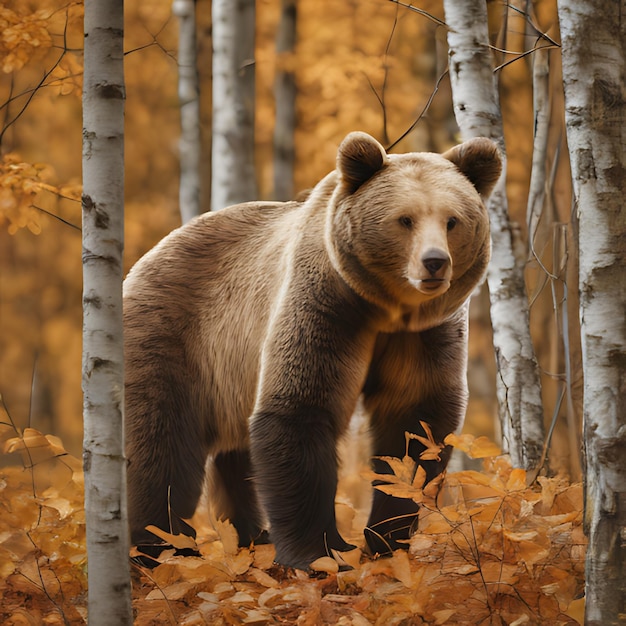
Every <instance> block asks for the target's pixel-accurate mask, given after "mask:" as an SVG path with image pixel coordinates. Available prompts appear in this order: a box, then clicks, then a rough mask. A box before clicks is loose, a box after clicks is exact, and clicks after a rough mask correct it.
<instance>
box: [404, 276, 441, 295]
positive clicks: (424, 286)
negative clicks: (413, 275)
mask: <svg viewBox="0 0 626 626" xmlns="http://www.w3.org/2000/svg"><path fill="white" fill-rule="evenodd" d="M410 282H411V284H412V285H413V287H415V288H416V289H417V290H418V291H420V292H421V293H423V294H426V295H434V294H436V293H439V292H443V291H447V290H448V288H449V287H450V281H449V280H448V279H447V278H422V279H420V280H415V279H410Z"/></svg>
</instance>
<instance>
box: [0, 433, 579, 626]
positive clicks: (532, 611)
mask: <svg viewBox="0 0 626 626" xmlns="http://www.w3.org/2000/svg"><path fill="white" fill-rule="evenodd" d="M447 442H448V443H451V444H452V445H454V446H455V447H456V448H458V449H460V450H462V451H463V452H464V453H466V454H468V455H469V456H471V457H473V458H477V457H478V458H481V457H484V458H483V461H482V463H483V468H482V470H481V471H461V472H454V473H448V474H447V475H446V477H445V479H444V480H443V481H440V482H439V483H437V484H435V485H433V484H430V485H422V484H420V480H421V479H420V477H419V473H418V476H417V477H416V478H413V477H412V475H413V474H414V472H413V471H412V470H413V469H414V468H411V467H410V461H409V460H408V459H407V458H406V457H405V459H397V460H395V461H394V471H395V476H394V477H393V479H392V480H391V483H392V484H391V485H389V487H388V490H389V491H390V492H392V493H396V494H397V495H405V496H408V497H413V498H414V499H416V500H417V501H419V502H421V504H422V508H421V513H420V524H419V530H418V532H417V533H416V534H415V535H414V536H413V538H412V539H411V541H410V545H409V549H408V551H405V550H399V551H397V552H395V553H394V554H393V556H392V557H389V558H380V559H373V558H371V557H370V556H367V555H366V554H364V553H362V552H361V550H359V549H356V550H354V551H352V552H350V553H347V554H343V555H341V556H340V557H338V558H343V560H344V561H345V562H346V563H347V564H349V565H350V566H352V569H348V570H347V571H338V566H337V561H336V560H335V559H332V558H330V557H325V558H323V559H320V560H318V561H316V562H315V563H314V568H315V570H316V571H315V572H313V573H306V572H303V571H298V570H291V569H285V568H282V567H278V566H276V565H275V564H274V551H273V547H272V546H267V545H263V546H256V547H251V548H249V549H239V548H238V547H237V538H236V533H235V531H234V529H233V527H232V526H231V525H230V524H228V523H223V522H213V523H212V524H209V523H208V519H209V517H208V514H206V512H205V514H204V516H203V518H202V519H200V518H199V517H198V515H197V516H196V518H194V521H193V523H194V525H195V526H196V527H197V528H198V530H199V532H198V539H197V549H198V550H199V552H200V554H201V556H200V557H176V556H172V555H171V554H168V553H165V554H163V555H162V557H161V559H160V561H161V563H160V564H159V565H158V566H157V567H156V568H154V569H146V568H144V567H140V566H139V565H137V564H135V563H133V564H132V565H131V570H132V582H133V610H134V614H135V624H136V625H139V626H147V625H160V624H177V625H181V626H191V625H194V626H195V625H200V624H211V625H223V624H224V625H226V624H228V625H230V624H232V625H238V624H253V625H265V624H268V625H269V624H298V625H302V626H313V625H318V624H320V625H324V624H333V625H334V624H337V625H344V626H348V625H354V626H366V625H369V624H372V625H380V626H383V625H384V626H394V625H398V626H400V625H402V626H412V625H417V624H455V625H465V624H485V625H486V624H489V625H491V624H493V625H495V624H499V625H501V624H508V625H510V626H517V625H521V624H550V625H551V626H556V625H576V624H579V623H582V615H583V610H584V606H583V604H584V600H583V599H582V593H583V589H584V556H585V544H586V542H585V538H584V535H583V531H582V508H583V505H582V486H581V485H580V484H579V483H575V484H571V483H570V482H569V481H568V480H567V479H566V478H564V477H562V476H557V477H551V478H547V477H542V476H539V477H538V478H537V479H536V480H534V481H533V482H532V484H530V485H527V482H528V481H529V479H528V477H527V476H526V473H525V472H524V471H523V470H519V469H512V468H511V466H510V463H509V461H508V457H506V456H501V455H499V454H498V451H497V450H494V446H493V445H492V444H489V443H488V442H485V441H483V440H481V439H477V440H474V439H473V438H472V437H469V436H463V437H460V438H453V439H451V440H449V441H447ZM2 451H4V452H5V453H9V454H10V455H14V456H17V455H20V454H21V460H22V462H21V463H19V464H17V465H15V464H13V465H11V464H9V463H7V464H6V465H5V466H4V467H1V468H0V597H1V598H2V602H1V604H0V623H2V624H5V625H7V626H18V625H20V626H21V625H28V626H38V625H40V624H51V625H56V624H71V625H74V624H86V623H87V606H86V605H87V592H86V590H87V569H86V562H87V554H86V547H85V521H84V520H85V516H84V508H83V507H84V500H83V475H82V468H81V463H80V461H79V460H78V459H76V458H74V457H72V456H71V455H69V454H68V453H67V452H66V451H65V450H64V449H63V446H62V445H61V442H60V441H59V440H58V439H57V438H56V437H53V436H50V435H48V436H44V435H42V434H41V433H38V432H37V431H34V430H32V429H27V430H26V431H25V432H24V433H21V434H19V435H18V434H16V433H15V431H12V430H11V428H9V427H5V426H4V425H3V426H0V452H2ZM490 455H494V456H490ZM3 458H5V459H7V458H10V456H9V457H3ZM18 460H19V457H18ZM407 476H410V478H407ZM369 478H371V476H367V475H365V476H364V479H365V480H368V479H369ZM337 516H338V524H339V527H340V530H341V532H342V534H343V535H344V537H345V538H346V539H348V540H349V541H352V543H356V544H357V545H362V544H363V541H362V524H363V520H362V517H363V516H362V514H361V512H360V511H359V510H358V509H357V508H356V507H355V506H354V505H353V503H352V502H351V501H350V500H349V499H348V497H347V496H346V493H345V489H344V488H342V486H341V485H340V494H339V497H338V504H337ZM202 520H204V521H202Z"/></svg>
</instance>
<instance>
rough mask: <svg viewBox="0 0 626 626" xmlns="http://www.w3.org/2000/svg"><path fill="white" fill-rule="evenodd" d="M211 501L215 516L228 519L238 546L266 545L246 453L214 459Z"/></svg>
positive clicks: (225, 454)
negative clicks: (237, 536)
mask: <svg viewBox="0 0 626 626" xmlns="http://www.w3.org/2000/svg"><path fill="white" fill-rule="evenodd" d="M211 501H212V505H213V506H214V508H215V513H216V516H217V517H218V518H227V519H229V520H230V521H231V523H232V524H233V526H234V527H235V529H236V530H237V534H238V535H239V546H240V547H246V546H249V545H250V544H251V543H256V544H261V543H267V542H268V534H267V531H266V530H264V528H263V515H262V513H261V509H260V506H259V502H258V498H257V494H256V490H255V487H254V482H253V479H252V463H251V461H250V452H249V451H248V450H230V451H229V452H220V453H219V454H217V455H216V456H215V458H214V459H213V468H212V472H211Z"/></svg>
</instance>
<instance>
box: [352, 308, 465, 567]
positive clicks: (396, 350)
mask: <svg viewBox="0 0 626 626" xmlns="http://www.w3.org/2000/svg"><path fill="white" fill-rule="evenodd" d="M466 363H467V321H466V318H465V311H461V312H460V313H459V314H458V315H457V316H456V317H455V318H453V319H451V320H448V321H447V322H445V323H444V324H442V325H440V326H438V327H436V328H432V329H429V330H426V331H422V332H419V333H394V334H390V335H381V336H380V337H379V340H378V341H377V344H376V349H375V351H374V359H373V361H372V365H371V367H370V371H369V373H368V377H367V381H366V383H365V387H364V389H363V403H364V406H365V409H366V411H367V412H368V414H369V417H370V424H371V432H372V439H373V456H374V459H373V461H372V465H373V469H374V471H375V472H376V473H378V474H389V473H391V468H390V467H389V465H388V464H387V463H386V462H385V461H384V460H382V459H380V458H376V457H381V456H390V457H396V458H402V457H403V456H404V454H405V453H406V452H407V450H406V438H405V433H406V432H409V433H413V434H416V435H420V436H422V437H425V436H426V432H425V430H424V428H423V427H422V425H421V422H425V423H426V424H428V426H429V427H430V430H431V432H432V435H433V438H434V440H435V442H436V443H441V442H442V441H443V440H444V438H445V437H446V435H447V434H449V433H451V432H454V431H456V430H457V429H458V428H460V427H461V425H462V423H463V419H464V417H465V408H466V404H467V382H466ZM424 450H425V446H424V445H422V444H421V443H420V442H419V441H417V440H415V439H411V440H410V441H409V446H408V454H409V456H410V457H411V458H412V459H413V460H414V461H415V463H416V464H417V465H421V466H422V467H423V468H424V470H425V471H426V482H429V481H431V480H432V479H433V478H435V477H436V476H438V475H439V474H440V473H441V472H443V471H444V470H445V468H446V465H447V464H448V460H449V458H450V453H451V449H450V448H449V447H446V448H444V449H443V450H442V451H441V454H440V458H439V459H438V460H422V459H420V455H421V453H422V452H423V451H424ZM375 485H376V483H374V486H375ZM418 511H419V506H418V505H417V504H416V503H415V502H413V500H411V499H406V498H395V497H392V496H389V495H387V494H385V493H383V492H381V491H380V490H378V489H374V498H373V502H372V509H371V513H370V517H369V521H368V523H367V528H366V530H365V537H366V540H367V544H368V547H369V549H370V551H371V552H372V553H373V554H380V555H385V554H389V553H391V552H392V551H393V550H395V549H397V548H402V547H405V548H406V547H407V546H408V543H407V540H408V539H409V538H410V536H411V534H412V533H413V532H414V531H415V530H416V528H417V522H418Z"/></svg>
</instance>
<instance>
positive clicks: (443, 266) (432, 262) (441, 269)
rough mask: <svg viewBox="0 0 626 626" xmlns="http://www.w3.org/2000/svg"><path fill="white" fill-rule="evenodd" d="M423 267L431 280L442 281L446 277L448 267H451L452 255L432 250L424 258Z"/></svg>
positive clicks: (443, 251) (435, 249)
mask: <svg viewBox="0 0 626 626" xmlns="http://www.w3.org/2000/svg"><path fill="white" fill-rule="evenodd" d="M422 265H423V266H424V267H425V268H426V270H427V271H428V273H429V274H430V276H431V278H435V279H442V278H444V277H445V274H446V270H447V269H448V265H450V255H449V254H448V253H447V252H445V250H439V249H437V248H431V249H430V250H428V251H426V253H425V254H424V256H423V257H422ZM426 280H428V279H426Z"/></svg>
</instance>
